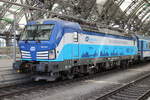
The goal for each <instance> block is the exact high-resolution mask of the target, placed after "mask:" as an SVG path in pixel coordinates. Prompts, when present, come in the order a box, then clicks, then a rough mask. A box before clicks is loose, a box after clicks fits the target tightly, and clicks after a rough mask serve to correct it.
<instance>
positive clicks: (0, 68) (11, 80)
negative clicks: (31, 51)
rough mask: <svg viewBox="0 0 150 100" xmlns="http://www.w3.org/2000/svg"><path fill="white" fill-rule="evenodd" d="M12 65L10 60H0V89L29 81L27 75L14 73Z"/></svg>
mask: <svg viewBox="0 0 150 100" xmlns="http://www.w3.org/2000/svg"><path fill="white" fill-rule="evenodd" d="M12 64H13V60H12V59H8V58H2V59H0V87H3V86H7V85H10V84H11V85H12V84H16V83H23V82H26V81H29V79H30V78H28V77H29V75H24V74H19V73H17V72H15V71H14V70H13V67H12Z"/></svg>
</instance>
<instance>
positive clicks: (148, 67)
mask: <svg viewBox="0 0 150 100" xmlns="http://www.w3.org/2000/svg"><path fill="white" fill-rule="evenodd" d="M147 73H150V64H145V65H138V66H136V67H132V68H130V69H126V70H122V71H115V72H114V73H107V74H104V75H102V76H99V77H97V78H95V79H92V80H86V81H82V82H75V83H72V84H69V85H65V86H59V87H54V88H49V89H45V90H41V91H39V92H33V93H32V92H31V93H30V94H24V95H21V96H18V97H15V100H20V99H22V100H95V99H96V98H97V97H99V96H101V95H103V94H105V93H108V92H110V91H112V90H113V89H116V88H118V87H120V86H122V85H124V84H126V83H128V82H130V81H133V80H134V79H136V78H138V77H140V76H141V75H145V74H147Z"/></svg>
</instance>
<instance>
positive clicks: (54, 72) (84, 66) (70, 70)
mask: <svg viewBox="0 0 150 100" xmlns="http://www.w3.org/2000/svg"><path fill="white" fill-rule="evenodd" d="M138 60H139V56H138V55H133V56H120V57H109V58H108V57H107V58H94V59H76V60H65V61H63V62H37V61H36V62H33V61H17V62H16V63H15V64H14V69H16V70H19V72H24V73H32V74H33V77H32V78H34V79H35V80H37V81H38V80H42V79H44V80H48V81H53V80H55V79H57V78H58V77H62V76H63V77H66V76H68V75H69V76H68V77H69V78H70V76H74V75H79V74H91V73H96V72H99V71H101V70H108V69H111V68H114V67H115V68H116V67H123V68H124V67H127V66H128V65H130V64H132V63H133V62H136V61H138Z"/></svg>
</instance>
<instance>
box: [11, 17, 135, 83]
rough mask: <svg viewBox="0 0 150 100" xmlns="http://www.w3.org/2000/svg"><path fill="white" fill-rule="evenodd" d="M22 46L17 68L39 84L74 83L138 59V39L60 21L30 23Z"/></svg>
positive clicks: (22, 35)
mask: <svg viewBox="0 0 150 100" xmlns="http://www.w3.org/2000/svg"><path fill="white" fill-rule="evenodd" d="M18 44H19V49H20V54H21V58H20V59H19V60H18V61H16V63H14V66H13V68H14V69H15V70H17V71H19V72H20V73H32V74H33V79H35V80H37V81H38V80H41V79H44V80H47V81H53V80H55V79H57V78H58V77H67V78H69V79H72V78H73V77H74V76H75V75H78V74H87V73H88V74H89V73H90V74H91V73H95V72H98V71H100V70H101V69H110V68H112V67H114V66H116V67H117V66H120V65H122V66H125V65H128V64H130V63H132V62H133V61H135V60H137V59H138V47H137V38H136V36H134V35H127V34H123V33H120V32H117V31H114V30H109V29H108V30H105V29H100V28H96V29H93V30H91V29H90V27H89V28H88V27H85V26H82V25H80V24H79V23H76V22H70V21H64V20H60V19H43V20H37V21H30V22H28V23H27V25H26V27H25V29H24V32H23V33H22V34H21V37H20V40H19V43H18Z"/></svg>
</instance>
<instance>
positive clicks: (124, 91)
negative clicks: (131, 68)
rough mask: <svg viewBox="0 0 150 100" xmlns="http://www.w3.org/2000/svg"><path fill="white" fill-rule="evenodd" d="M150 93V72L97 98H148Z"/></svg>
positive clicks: (103, 99) (113, 99) (102, 99)
mask: <svg viewBox="0 0 150 100" xmlns="http://www.w3.org/2000/svg"><path fill="white" fill-rule="evenodd" d="M149 95H150V74H148V75H145V76H142V77H140V78H138V79H137V80H135V81H132V82H130V83H128V84H126V85H123V86H121V87H119V88H118V89H116V90H113V91H111V92H109V93H106V94H105V95H103V96H101V97H99V98H97V99H96V100H146V99H147V98H148V97H149Z"/></svg>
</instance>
